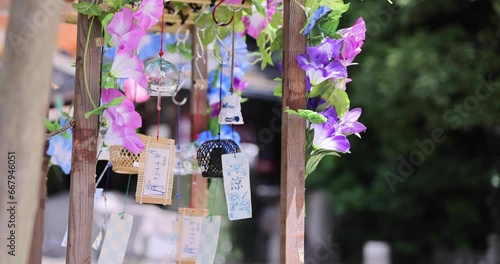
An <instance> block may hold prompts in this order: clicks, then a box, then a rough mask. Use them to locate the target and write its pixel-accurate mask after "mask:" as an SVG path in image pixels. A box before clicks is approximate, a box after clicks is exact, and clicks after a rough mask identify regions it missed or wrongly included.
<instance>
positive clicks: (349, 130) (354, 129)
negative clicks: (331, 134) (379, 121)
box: [336, 107, 366, 138]
mask: <svg viewBox="0 0 500 264" xmlns="http://www.w3.org/2000/svg"><path fill="white" fill-rule="evenodd" d="M361 112H362V110H361V108H359V107H358V108H354V109H352V110H350V111H347V113H346V114H345V115H344V117H342V119H340V121H339V122H338V124H337V127H336V130H337V131H336V132H337V133H338V134H342V135H344V136H349V135H352V134H354V135H356V136H358V137H359V138H361V135H360V134H359V133H361V132H363V131H365V130H366V126H365V125H363V124H361V123H360V122H359V121H358V119H359V117H360V116H361Z"/></svg>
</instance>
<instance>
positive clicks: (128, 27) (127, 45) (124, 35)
mask: <svg viewBox="0 0 500 264" xmlns="http://www.w3.org/2000/svg"><path fill="white" fill-rule="evenodd" d="M107 30H108V33H109V34H110V35H111V45H112V46H115V47H118V49H129V50H137V48H138V47H139V42H140V41H141V38H142V37H143V36H145V35H146V30H145V29H144V28H142V27H140V26H138V25H136V24H135V23H134V14H133V11H132V10H131V9H129V8H123V9H122V11H120V12H117V13H115V15H114V16H113V18H112V19H111V22H110V23H109V24H108V27H107Z"/></svg>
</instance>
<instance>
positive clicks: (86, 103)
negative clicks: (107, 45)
mask: <svg viewBox="0 0 500 264" xmlns="http://www.w3.org/2000/svg"><path fill="white" fill-rule="evenodd" d="M79 2H92V1H90V0H80V1H79ZM89 31H90V34H89ZM87 34H89V35H88V37H89V39H87ZM99 37H101V24H100V22H99V20H98V19H97V18H91V19H89V18H88V17H87V16H86V15H80V14H79V15H78V35H77V51H76V73H75V96H74V99H73V100H74V105H75V113H74V117H75V121H76V124H75V127H74V128H73V155H72V162H71V170H72V173H71V186H70V200H69V221H68V244H67V253H66V263H69V264H90V263H91V253H92V224H93V222H94V217H93V215H94V193H95V174H96V155H97V135H98V117H97V116H96V115H92V116H90V117H89V118H88V119H86V118H85V116H84V115H85V113H86V112H88V111H90V110H92V109H94V107H93V105H92V103H91V100H90V98H89V95H88V94H87V90H86V86H85V80H84V78H87V81H88V89H89V91H88V92H89V93H90V96H91V97H92V99H93V102H94V104H95V105H96V106H99V101H100V76H101V56H102V54H101V48H100V47H97V46H96V44H95V39H96V38H99ZM87 41H88V50H87V57H86V61H85V63H86V65H84V64H83V62H84V51H85V46H86V43H87ZM84 66H85V67H86V72H87V76H84V68H83V67H84Z"/></svg>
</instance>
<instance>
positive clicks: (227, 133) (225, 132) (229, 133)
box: [198, 125, 241, 145]
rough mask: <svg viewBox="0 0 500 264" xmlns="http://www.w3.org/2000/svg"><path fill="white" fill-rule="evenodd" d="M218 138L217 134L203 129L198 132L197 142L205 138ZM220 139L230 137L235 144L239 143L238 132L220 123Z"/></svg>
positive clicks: (201, 142)
mask: <svg viewBox="0 0 500 264" xmlns="http://www.w3.org/2000/svg"><path fill="white" fill-rule="evenodd" d="M214 139H219V135H217V134H215V135H214V134H212V132H211V131H210V130H205V131H203V132H201V133H199V134H198V143H199V144H200V145H201V144H203V142H205V141H207V140H214ZM220 139H232V140H234V142H236V144H238V145H240V142H241V137H240V134H238V132H236V131H234V133H233V128H232V127H231V126H229V125H222V126H221V129H220Z"/></svg>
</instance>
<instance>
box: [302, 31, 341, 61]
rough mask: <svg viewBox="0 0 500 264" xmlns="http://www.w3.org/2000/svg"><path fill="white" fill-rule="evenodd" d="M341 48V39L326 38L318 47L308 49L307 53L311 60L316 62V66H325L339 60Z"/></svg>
mask: <svg viewBox="0 0 500 264" xmlns="http://www.w3.org/2000/svg"><path fill="white" fill-rule="evenodd" d="M341 48H342V40H341V39H331V38H329V37H326V38H325V40H323V42H321V44H319V45H318V46H315V47H307V53H308V54H309V56H310V58H311V62H314V63H315V64H316V65H324V64H327V63H329V62H330V61H332V60H333V59H335V58H337V57H338V56H339V54H340V49H341Z"/></svg>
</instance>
